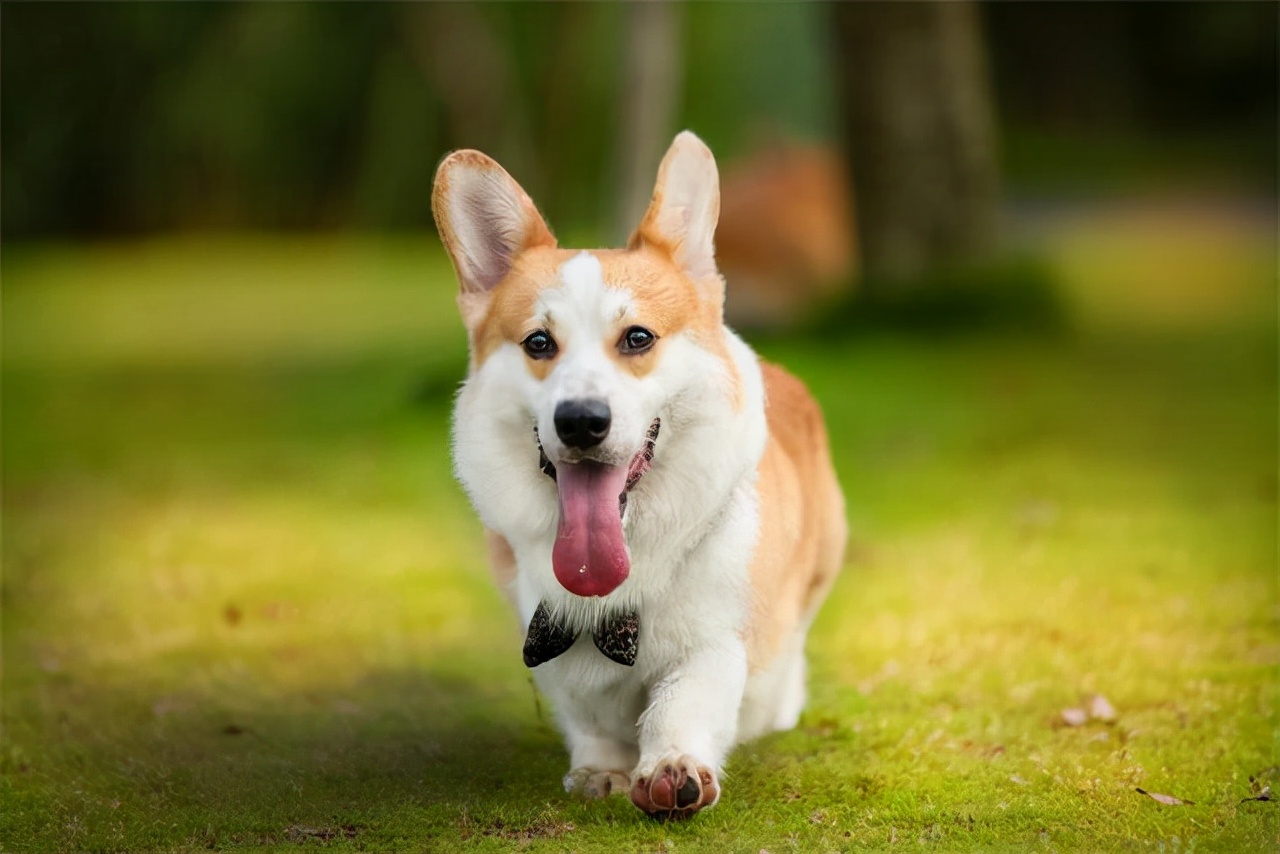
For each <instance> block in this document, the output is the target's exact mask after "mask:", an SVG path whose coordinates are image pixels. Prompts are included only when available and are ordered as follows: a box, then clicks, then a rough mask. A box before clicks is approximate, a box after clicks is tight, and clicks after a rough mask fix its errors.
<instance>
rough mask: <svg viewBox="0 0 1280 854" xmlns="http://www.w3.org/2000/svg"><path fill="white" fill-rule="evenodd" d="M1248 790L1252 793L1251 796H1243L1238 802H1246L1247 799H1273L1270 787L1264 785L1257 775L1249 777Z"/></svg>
mask: <svg viewBox="0 0 1280 854" xmlns="http://www.w3.org/2000/svg"><path fill="white" fill-rule="evenodd" d="M1249 791H1250V792H1252V793H1253V797H1249V798H1244V799H1243V800H1241V801H1240V803H1242V804H1244V803H1248V802H1249V801H1274V800H1275V798H1273V797H1271V787H1270V786H1264V785H1263V784H1262V781H1261V780H1259V779H1258V778H1257V777H1250V778H1249Z"/></svg>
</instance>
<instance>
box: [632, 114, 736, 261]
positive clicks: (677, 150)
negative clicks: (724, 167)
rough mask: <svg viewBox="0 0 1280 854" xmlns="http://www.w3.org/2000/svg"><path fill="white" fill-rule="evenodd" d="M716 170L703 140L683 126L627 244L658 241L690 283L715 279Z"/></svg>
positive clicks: (717, 186) (718, 211) (650, 243)
mask: <svg viewBox="0 0 1280 854" xmlns="http://www.w3.org/2000/svg"><path fill="white" fill-rule="evenodd" d="M719 220H720V173H719V172H718V171H717V170H716V159H715V157H714V156H713V155H712V154H711V149H709V148H707V146H706V143H704V142H703V141H702V140H700V139H698V137H697V136H695V135H694V134H693V133H691V132H690V131H687V130H686V131H682V132H681V133H680V134H678V135H677V136H676V138H675V140H674V141H673V142H672V143H671V147H670V148H669V149H667V154H666V156H665V157H663V158H662V164H661V165H660V166H659V167H658V182H657V184H656V185H654V188H653V199H652V201H650V202H649V209H648V210H647V211H646V212H645V215H644V219H642V220H641V221H640V227H639V228H637V229H636V231H635V233H634V234H633V235H631V240H630V243H629V246H630V247H631V248H633V249H634V248H636V247H638V246H640V245H641V244H648V245H650V246H659V247H662V248H664V249H665V250H666V251H667V252H668V253H670V255H671V258H672V260H674V261H675V262H676V263H677V264H678V265H680V267H681V268H682V269H683V270H684V271H685V273H686V274H688V276H689V278H691V279H693V280H694V281H695V282H698V281H702V280H707V279H711V278H714V279H718V278H719V274H718V273H717V272H716V252H715V234H716V223H717V222H719Z"/></svg>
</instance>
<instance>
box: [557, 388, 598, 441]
mask: <svg viewBox="0 0 1280 854" xmlns="http://www.w3.org/2000/svg"><path fill="white" fill-rule="evenodd" d="M611 420H612V416H611V415H610V413H609V404H607V403H605V402H604V401H603V400H600V399H599V398H586V399H584V400H562V401H561V402H560V403H559V404H557V405H556V435H557V436H559V437H560V441H561V442H564V443H565V444H566V445H568V446H569V447H570V448H578V449H580V450H584V451H585V450H586V449H587V448H594V447H595V446H596V445H599V444H600V443H601V442H603V441H604V437H605V436H608V435H609V423H610V421H611Z"/></svg>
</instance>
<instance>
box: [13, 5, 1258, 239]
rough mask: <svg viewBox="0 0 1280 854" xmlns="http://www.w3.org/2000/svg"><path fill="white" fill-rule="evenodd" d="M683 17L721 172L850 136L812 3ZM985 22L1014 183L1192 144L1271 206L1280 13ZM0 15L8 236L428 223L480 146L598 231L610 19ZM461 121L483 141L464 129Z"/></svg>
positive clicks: (568, 223)
mask: <svg viewBox="0 0 1280 854" xmlns="http://www.w3.org/2000/svg"><path fill="white" fill-rule="evenodd" d="M681 11H682V16H681V18H682V22H681V27H680V30H679V31H680V34H681V35H680V42H681V43H680V49H681V50H680V53H681V55H682V75H681V76H682V79H683V85H682V87H681V92H680V93H679V98H678V101H679V103H680V107H679V109H678V111H677V115H676V117H675V119H676V121H677V123H678V124H679V125H681V126H689V127H693V128H694V129H695V130H697V131H698V133H700V134H701V135H703V136H704V137H705V138H706V139H707V141H708V142H709V143H710V144H711V145H712V147H713V149H714V150H715V151H716V152H717V154H719V155H721V156H723V157H732V156H733V155H734V154H735V153H738V152H742V151H744V150H745V149H748V148H750V147H751V146H752V145H753V143H754V142H755V141H756V140H759V139H760V138H762V137H764V136H767V135H769V134H774V133H783V134H790V135H798V136H801V137H809V138H829V137H830V136H831V134H832V133H833V131H834V129H835V128H837V127H839V125H840V123H839V122H838V121H836V120H835V116H834V115H833V111H834V109H835V106H834V101H835V99H834V98H833V95H832V83H831V80H830V77H831V74H830V66H831V61H832V51H833V50H834V49H835V46H834V44H833V43H832V42H831V40H830V37H829V27H828V26H827V18H826V16H827V14H828V9H827V7H825V6H824V5H822V4H807V3H799V4H785V3H760V4H747V5H741V4H721V3H698V4H689V5H688V6H684V7H682V9H681ZM984 12H985V18H986V24H987V33H988V46H989V50H990V59H991V67H992V69H993V72H994V85H995V89H996V94H997V100H998V102H999V106H1000V112H1001V115H1002V119H1003V121H1004V123H1005V126H1006V128H1005V129H1006V132H1007V133H1006V139H1005V140H1004V147H1005V149H1006V151H1005V153H1006V159H1007V163H1008V164H1011V165H1012V166H1013V167H1014V168H1015V169H1016V170H1017V171H1018V172H1019V173H1020V174H1024V175H1027V176H1030V177H1031V179H1033V180H1035V179H1037V178H1039V177H1043V176H1045V175H1052V174H1054V173H1055V171H1056V167H1055V165H1054V164H1055V163H1056V161H1055V160H1054V152H1055V151H1061V150H1062V147H1061V146H1059V147H1058V148H1054V147H1053V146H1052V145H1048V146H1046V145H1044V144H1043V142H1042V141H1043V139H1044V138H1045V134H1048V135H1049V137H1050V138H1058V137H1061V136H1062V135H1063V134H1067V135H1075V136H1073V137H1072V138H1073V139H1075V138H1076V137H1078V136H1079V135H1084V136H1085V137H1088V138H1090V139H1092V140H1094V141H1095V142H1098V144H1101V145H1103V148H1104V150H1111V149H1114V147H1115V145H1114V142H1113V140H1114V139H1115V138H1117V137H1118V138H1121V139H1134V138H1137V139H1140V140H1144V142H1143V143H1142V144H1141V145H1140V146H1139V150H1140V151H1141V152H1151V151H1153V150H1159V151H1161V152H1163V156H1164V157H1165V158H1166V159H1168V158H1169V156H1170V155H1169V151H1175V152H1176V151H1178V150H1180V149H1179V144H1180V143H1179V141H1180V140H1183V139H1184V138H1187V137H1190V138H1193V139H1197V140H1200V142H1198V143H1197V147H1193V148H1191V149H1189V150H1188V152H1187V155H1186V156H1185V157H1184V158H1182V159H1181V160H1179V159H1178V158H1177V157H1176V156H1175V157H1174V158H1173V159H1174V162H1175V164H1183V163H1187V162H1196V163H1199V162H1204V161H1206V160H1207V161H1208V162H1211V163H1214V162H1216V163H1218V164H1220V165H1224V166H1225V167H1226V168H1227V169H1228V170H1234V171H1235V172H1236V173H1240V174H1243V175H1244V176H1245V179H1246V180H1247V181H1248V182H1249V184H1248V186H1250V187H1253V188H1256V189H1259V190H1267V189H1270V188H1272V187H1273V186H1274V177H1273V174H1274V151H1275V106H1276V74H1275V67H1276V7H1275V6H1274V5H1272V4H1265V3H1257V4H1251V3H1228V4H1216V3H1177V4H1058V5H1050V6H1044V5H1042V4H995V5H992V6H990V7H986V8H984ZM0 14H2V16H3V27H2V28H0V39H2V43H0V48H2V50H0V63H2V74H0V80H3V98H0V119H2V121H3V127H4V134H3V138H2V140H0V147H2V151H0V155H2V157H0V160H2V169H3V198H2V201H3V211H4V229H5V235H6V237H9V238H12V237H21V236H35V235H46V236H47V235H55V234H110V233H117V234H118V233H130V232H140V231H155V230H167V229H174V228H185V229H192V228H246V227H248V228H317V227H319V228H336V227H355V228H373V229H384V228H395V229H405V228H409V229H418V228H424V227H426V226H427V224H428V222H429V213H428V203H427V199H428V196H429V190H430V182H431V175H432V172H433V170H434V167H435V164H436V162H437V161H438V160H439V158H440V156H441V155H442V154H443V153H444V152H445V151H446V150H448V149H449V148H453V147H459V146H472V147H481V148H485V149H486V150H489V151H492V153H494V154H495V155H496V156H498V157H499V159H501V160H502V162H504V163H506V164H507V165H509V166H510V167H511V168H512V170H513V171H516V172H517V174H518V177H519V178H520V180H521V181H522V183H524V184H525V186H526V188H527V189H528V190H529V191H530V192H531V193H532V194H533V195H534V197H535V198H537V199H539V202H540V203H541V204H543V205H545V206H546V208H547V213H548V215H549V216H550V217H551V219H552V221H553V222H555V223H557V224H558V225H560V226H561V227H562V228H565V227H567V228H570V229H572V228H577V227H581V226H582V225H583V224H585V223H597V222H599V221H601V218H602V216H603V215H605V214H607V213H608V212H609V211H608V210H607V208H608V205H609V202H608V200H609V198H610V196H611V194H612V191H613V189H614V184H613V182H614V181H615V179H616V176H617V172H618V170H617V164H616V162H615V161H616V159H617V156H618V155H617V148H618V140H617V139H616V137H617V134H618V128H619V127H620V126H621V123H620V119H619V112H620V108H621V106H622V105H623V104H625V103H626V100H627V98H628V84H627V82H626V80H625V79H624V69H623V64H622V62H621V60H620V56H621V54H622V52H623V43H624V38H625V36H626V34H627V19H626V10H625V9H624V8H623V7H622V6H621V5H620V4H606V3H600V4H589V3H486V4H474V5H471V4H357V3H266V4H259V3H215V4H204V3H198V4H152V3H111V4H81V3H58V4H43V3H30V4H5V6H4V8H3V11H2V13H0ZM446 53H447V57H446ZM442 57H443V58H450V57H457V58H458V59H457V61H456V62H455V61H454V60H453V59H450V60H449V63H452V64H449V63H446V62H445V61H444V60H443V59H442ZM486 92H487V93H489V95H491V96H492V97H491V100H490V101H485V99H484V98H483V97H478V95H484V93H486ZM473 94H477V97H472V96H473ZM470 109H474V110H478V111H481V112H485V111H487V112H485V114H484V115H483V116H481V117H480V118H481V119H483V121H479V122H478V123H468V121H467V116H466V113H467V111H468V110H470ZM475 127H480V128H481V129H482V131H479V132H478V131H476V130H475ZM676 129H677V128H671V129H670V130H672V131H674V130H676ZM1205 138H1208V139H1209V140H1210V143H1209V144H1207V145H1206V144H1205V143H1204V142H1203V140H1204V139H1205ZM1025 139H1031V140H1033V141H1034V144H1033V145H1032V147H1031V149H1030V154H1025V153H1024V152H1023V148H1024V147H1023V146H1022V144H1021V143H1022V140H1025ZM1108 145H1110V146H1111V149H1107V146H1108ZM1074 150H1075V151H1076V152H1079V151H1081V150H1084V151H1089V150H1091V149H1090V148H1089V147H1088V146H1085V147H1084V148H1083V149H1081V147H1080V146H1079V145H1076V146H1075V147H1074ZM1078 158H1079V155H1078V154H1077V160H1078ZM1143 162H1144V157H1143V156H1141V155H1140V156H1138V157H1134V158H1129V159H1127V160H1125V161H1124V163H1125V164H1127V165H1128V167H1131V168H1134V169H1141V166H1142V163H1143ZM1046 163H1048V164H1049V165H1046ZM1177 168H1180V167H1179V166H1177V165H1175V169H1177ZM1087 173H1088V170H1087V169H1085V170H1075V171H1073V172H1072V175H1073V176H1074V178H1073V179H1072V180H1077V181H1080V180H1087V177H1088V176H1087ZM1013 177H1014V178H1015V179H1016V178H1017V177H1018V175H1017V174H1015V175H1014V176H1013Z"/></svg>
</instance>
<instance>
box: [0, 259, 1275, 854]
mask: <svg viewBox="0 0 1280 854" xmlns="http://www.w3.org/2000/svg"><path fill="white" fill-rule="evenodd" d="M1099 263H1100V262H1099ZM4 264H5V268H4V274H5V292H4V301H5V304H4V308H5V313H4V322H5V347H6V353H5V355H6V358H5V364H4V392H5V400H4V409H3V419H4V424H3V426H4V475H5V477H4V489H5V492H4V506H3V514H4V517H3V522H4V540H3V562H4V579H3V607H4V621H3V641H4V647H3V649H4V684H3V690H4V701H5V702H4V710H3V724H4V745H3V751H2V752H0V770H2V772H3V783H2V785H3V787H4V788H3V803H2V808H0V842H2V843H3V846H4V848H5V849H7V850H14V851H64V850H113V851H170V850H180V851H185V850H197V849H206V848H209V847H212V848H239V849H245V850H260V849H279V848H290V847H295V846H296V847H319V846H324V847H326V848H329V849H333V850H396V849H399V850H477V851H506V850H512V849H519V850H531V851H562V850H574V851H600V852H615V851H657V850H672V851H708V852H711V851H716V852H718V851H749V852H757V851H759V850H761V849H764V850H768V851H773V852H778V851H788V850H799V851H808V850H865V849H867V848H872V849H882V848H906V849H932V850H972V849H988V850H1027V849H1029V848H1046V849H1068V850H1098V849H1125V850H1128V849H1147V848H1150V849H1152V850H1158V849H1159V848H1160V846H1164V850H1185V849H1188V848H1193V847H1194V848H1195V850H1223V851H1236V850H1269V848H1270V847H1273V846H1274V844H1275V842H1276V840H1277V834H1280V811H1278V810H1277V809H1276V804H1275V803H1274V802H1246V803H1241V800H1242V799H1243V798H1245V797H1247V796H1249V795H1250V792H1251V788H1250V785H1249V779H1248V778H1249V777H1250V776H1251V775H1252V776H1260V777H1261V778H1263V779H1265V780H1271V781H1272V782H1280V780H1277V779H1276V778H1277V775H1278V774H1280V771H1277V769H1276V766H1277V765H1280V756H1278V755H1277V748H1276V745H1277V739H1278V738H1280V717H1278V714H1277V709H1278V704H1280V687H1278V686H1280V679H1277V676H1280V673H1278V668H1280V597H1278V596H1277V579H1276V571H1275V570H1276V555H1275V544H1276V494H1277V478H1276V468H1277V458H1276V435H1277V424H1276V420H1277V405H1276V369H1275V360H1274V352H1275V351H1274V347H1275V339H1274V332H1273V330H1271V329H1269V328H1267V326H1266V324H1264V323H1259V322H1258V321H1257V320H1256V318H1254V317H1253V316H1252V315H1251V314H1250V312H1248V311H1242V312H1235V313H1233V312H1226V313H1225V314H1213V315H1212V316H1211V317H1208V318H1207V320H1211V321H1212V322H1211V323H1206V327H1207V328H1206V329H1199V330H1197V329H1194V328H1192V324H1190V323H1189V321H1187V320H1185V319H1184V321H1181V322H1180V323H1179V324H1176V325H1163V326H1161V327H1160V328H1159V329H1154V330H1153V329H1152V328H1150V327H1144V326H1143V325H1142V324H1136V325H1135V324H1134V323H1133V322H1132V319H1133V318H1134V317H1135V315H1134V314H1133V313H1132V312H1133V311H1134V309H1132V308H1131V307H1130V308H1126V310H1125V311H1126V312H1127V313H1124V314H1123V316H1124V317H1125V318H1128V320H1126V322H1125V323H1118V322H1114V319H1113V320H1109V321H1108V322H1107V324H1105V326H1104V331H1103V332H1101V333H1099V332H1097V331H1095V330H1094V329H1093V328H1091V327H1089V326H1084V327H1082V328H1079V329H1077V330H1076V331H1074V332H1070V331H1061V332H1059V333H1055V335H1054V336H1051V337H1044V336H1034V335H1020V334H1017V332H1016V330H1015V331H1013V332H1010V331H1004V332H1001V333H999V334H988V335H985V336H983V335H965V336H953V337H942V338H939V337H936V336H935V337H931V336H928V335H924V334H920V333H913V334H911V335H907V336H903V335H899V334H897V333H895V332H893V331H891V330H890V331H883V330H882V331H879V332H876V331H870V332H868V331H862V332H859V333H858V334H857V335H854V336H849V335H845V336H836V335H827V336H823V337H814V338H790V339H781V340H775V341H771V342H768V343H767V345H765V349H766V350H767V354H768V355H769V356H770V357H772V358H775V359H777V360H779V361H782V362H783V363H785V364H788V365H790V366H792V367H793V368H794V369H795V370H796V371H797V372H798V373H799V374H801V375H802V376H803V377H804V378H805V379H806V380H807V381H808V382H809V383H810V385H811V387H812V388H813V389H814V391H815V393H816V394H817V396H818V397H819V399H820V400H821V401H822V403H823V405H824V409H825V411H826V412H827V416H828V419H829V423H830V430H831V434H832V441H833V450H834V454H835V457H836V463H837V467H838V469H839V471H840V473H841V477H842V481H843V483H844V486H845V489H846V493H847V496H848V506H849V516H850V520H851V524H852V528H853V532H854V533H853V540H852V544H851V549H850V559H849V563H848V566H847V567H846V569H845V572H844V574H843V576H842V577H841V579H840V581H839V583H838V585H837V587H836V589H835V591H834V593H833V595H832V598H831V601H830V603H829V604H828V606H827V607H826V609H825V610H824V611H823V613H822V614H821V616H820V618H819V621H818V623H817V626H816V629H815V632H814V635H813V641H812V645H811V653H812V655H811V659H812V680H811V681H812V701H811V703H810V708H809V710H808V711H807V712H806V714H805V717H804V719H803V721H802V723H801V726H800V727H799V728H798V729H797V730H796V731H794V732H791V733H785V734H779V735H776V736H771V737H769V738H767V739H764V740H762V741H760V742H758V743H756V744H752V745H748V746H745V747H743V748H742V749H740V750H739V751H737V752H736V753H735V754H734V755H733V757H732V760H731V762H730V765H729V768H728V773H727V776H726V779H725V797H724V800H723V801H722V803H721V804H720V805H718V806H717V807H716V808H715V809H714V810H711V811H710V812H708V813H706V814H705V815H702V816H699V817H698V818H697V819H696V820H695V821H693V822H690V823H687V824H658V823H654V822H651V821H649V820H647V819H645V818H644V817H643V816H641V815H640V814H639V813H638V812H637V811H636V810H635V809H634V808H633V807H631V806H630V805H629V804H628V803H627V802H626V800H625V799H615V800H612V801H610V802H607V803H597V804H582V803H579V802H577V801H575V800H572V799H570V798H568V797H566V796H565V795H564V794H563V792H562V791H561V789H560V783H559V780H560V776H561V775H562V773H563V772H564V771H565V770H566V769H565V762H566V759H565V756H564V753H563V749H562V747H561V746H560V743H559V739H558V737H557V735H556V734H555V732H554V729H553V726H552V723H551V711H550V709H548V708H547V707H546V706H545V703H544V702H543V701H541V700H539V698H537V697H536V695H535V694H534V692H533V690H532V687H531V683H530V681H529V678H528V675H527V671H526V670H525V669H524V667H523V666H522V665H521V663H520V659H519V630H518V627H517V626H515V625H514V621H513V620H512V619H511V618H510V616H509V614H508V613H507V611H506V609H505V606H504V605H503V603H502V602H501V599H500V597H499V596H498V594H497V592H496V591H495V590H494V589H493V587H492V585H491V583H490V582H489V579H488V577H487V571H486V570H485V568H484V553H483V544H482V539H481V534H480V528H479V525H478V523H477V522H476V521H475V519H474V518H473V515H472V514H471V512H470V510H469V509H468V508H467V506H466V503H465V499H464V498H463V495H462V493H461V491H460V490H459V488H458V487H457V486H456V485H455V484H454V483H453V481H452V478H451V475H450V468H449V460H448V411H449V402H450V400H449V390H450V388H451V387H452V385H453V384H454V383H455V382H456V380H457V379H459V378H460V376H461V374H462V372H463V370H464V355H463V353H462V335H461V332H460V331H459V329H458V325H457V323H456V320H455V316H454V310H453V307H452V300H453V285H452V282H451V281H450V279H449V276H448V270H447V266H446V264H445V262H444V260H443V258H442V256H440V255H439V254H438V253H437V252H435V251H434V250H432V249H430V248H429V247H427V246H426V244H425V243H419V242H415V241H390V242H387V241H379V240H366V241H354V242H338V243H337V244H334V243H332V242H331V241H329V240H324V239H322V240H318V241H311V240H306V239H289V240H281V241H278V242H277V241H271V240H266V239H254V240H250V241H242V240H222V241H219V240H208V241H201V242H198V243H192V242H188V241H179V242H173V243H168V242H159V243H154V244H142V245H134V246H107V247H99V248H93V249H72V248H65V247H45V248H42V249H32V250H27V251H25V252H10V251H9V250H8V248H6V254H5V257H4ZM1223 269H1224V270H1226V269H1227V267H1224V268H1223ZM1250 269H1252V267H1251V268H1250ZM1081 275H1084V274H1083V273H1082V274H1081ZM223 283H231V284H229V285H227V284H223ZM1152 287H1153V288H1154V285H1153V286H1152ZM1103 292H1104V291H1103V290H1099V291H1098V292H1097V293H1098V294H1102V293H1103ZM1240 293H1253V292H1252V291H1250V290H1249V289H1248V287H1244V286H1242V289H1241V290H1240ZM1099 298H1100V297H1099ZM1250 298H1252V297H1250ZM1120 316H1121V315H1120V314H1117V315H1114V318H1118V317H1120ZM1232 318H1235V319H1234V320H1233V319H1232ZM1126 323H1127V324H1128V325H1126ZM1094 695H1102V696H1104V697H1105V698H1107V700H1108V701H1109V702H1110V703H1111V704H1112V705H1113V706H1114V707H1115V710H1116V720H1115V721H1113V722H1109V723H1108V722H1104V721H1099V720H1092V721H1085V722H1084V724H1083V725H1080V726H1071V725H1067V724H1066V723H1065V722H1064V720H1063V716H1062V712H1063V710H1064V709H1068V708H1072V707H1077V706H1080V705H1081V704H1082V703H1085V702H1087V700H1088V698H1090V697H1092V696H1094ZM1139 787H1141V788H1143V789H1144V790H1147V791H1150V792H1157V793H1165V794H1169V795H1172V796H1175V797H1178V798H1180V799H1182V800H1185V801H1189V802H1193V803H1190V804H1187V805H1184V806H1166V805H1164V804H1161V803H1158V802H1156V801H1154V800H1152V799H1150V798H1148V797H1144V796H1142V795H1139V794H1137V793H1136V792H1135V789H1136V788H1139Z"/></svg>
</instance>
